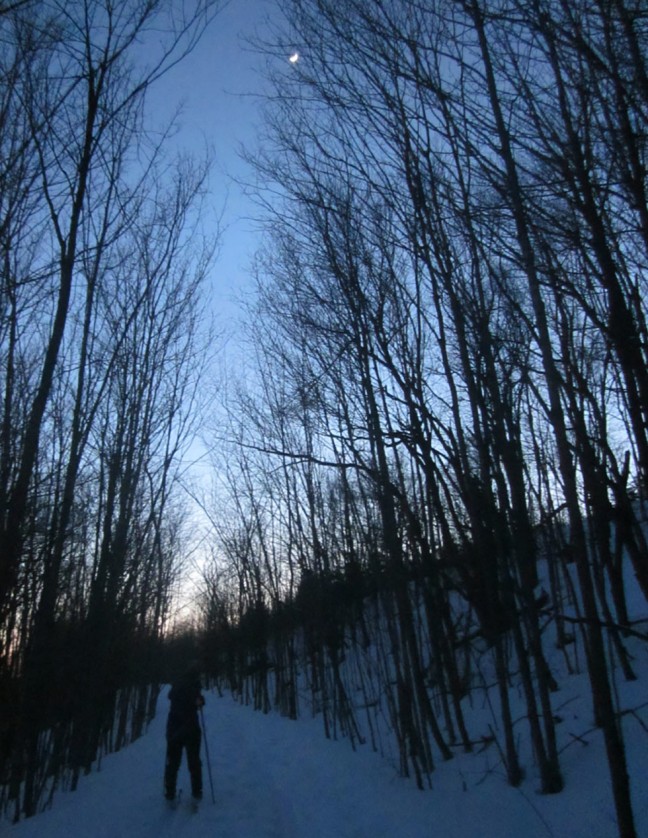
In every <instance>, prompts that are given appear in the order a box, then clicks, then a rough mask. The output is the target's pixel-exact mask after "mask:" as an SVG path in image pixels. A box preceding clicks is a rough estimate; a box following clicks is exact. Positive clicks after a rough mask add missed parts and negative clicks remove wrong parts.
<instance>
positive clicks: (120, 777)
mask: <svg viewBox="0 0 648 838" xmlns="http://www.w3.org/2000/svg"><path fill="white" fill-rule="evenodd" d="M644 658H646V654H645V647H644ZM641 663H642V662H641V661H639V660H635V664H637V665H638V667H637V668H638V669H641V668H643V669H644V671H646V672H648V666H647V665H645V664H648V661H644V666H643V667H642V666H641V665H640V664H641ZM587 695H588V690H587V689H586V683H585V681H584V680H583V678H582V677H581V676H577V677H575V678H574V679H573V681H572V682H571V683H570V685H569V687H568V688H567V689H565V690H561V693H560V694H559V696H560V698H559V699H557V701H556V706H557V707H559V706H562V717H563V718H564V721H563V723H562V725H561V726H560V728H561V731H562V741H563V746H564V747H565V750H564V753H563V755H562V756H563V769H564V774H565V779H566V784H567V787H566V789H565V791H564V792H563V793H562V794H559V795H550V796H548V795H541V794H538V793H537V790H536V789H535V788H534V782H533V781H532V780H531V779H527V780H525V782H524V783H523V784H522V786H521V787H520V788H518V789H513V788H511V787H510V786H508V785H507V783H506V778H505V776H504V771H503V768H502V766H501V763H500V760H499V758H498V754H497V751H496V750H495V749H494V746H491V747H490V748H487V749H485V750H484V751H483V752H482V753H481V754H478V755H463V754H460V755H458V756H457V757H456V758H455V759H453V760H451V761H449V762H447V763H443V764H439V765H438V767H437V770H436V771H435V780H434V788H433V789H432V790H429V791H419V790H417V789H416V788H415V786H414V783H413V782H412V781H409V780H404V779H402V778H399V777H398V776H397V771H396V767H395V766H394V765H393V764H391V763H390V761H389V760H387V759H385V758H383V757H381V756H380V755H378V754H376V753H374V752H372V750H371V748H370V747H369V746H367V745H365V746H361V747H360V748H358V750H356V751H355V752H354V751H353V750H352V749H351V747H350V745H349V743H348V741H345V740H341V741H331V740H327V739H326V738H325V736H324V733H323V729H322V724H321V721H320V720H318V719H300V720H299V721H290V720H288V719H285V718H282V717H280V716H278V715H277V714H274V713H270V714H267V715H264V714H263V713H260V712H255V711H254V710H253V709H251V708H250V707H245V706H243V705H241V704H239V703H237V702H236V701H234V699H233V698H232V697H231V696H228V695H225V696H223V697H219V696H218V695H217V694H215V693H213V692H208V693H207V694H206V698H207V705H206V707H205V713H204V719H205V727H206V731H207V742H208V746H209V754H210V758H211V765H212V775H213V782H214V792H215V801H216V802H215V803H212V800H211V792H210V786H209V775H208V772H207V766H206V764H205V765H204V785H205V798H204V800H203V801H202V803H201V805H200V810H199V811H198V812H197V813H192V812H191V809H190V805H189V801H190V793H189V776H188V772H187V769H186V762H184V760H183V765H182V767H181V769H180V775H179V779H178V784H179V787H181V788H183V789H184V794H183V797H182V800H181V805H180V806H179V807H178V809H177V810H176V811H169V810H168V809H167V808H166V803H165V802H164V800H163V797H162V771H163V763H164V749H165V742H164V725H165V719H166V706H165V705H166V690H165V691H164V692H163V693H162V694H161V696H160V699H159V703H158V713H157V717H156V718H155V720H154V721H153V723H152V724H151V726H150V727H149V730H148V731H147V733H146V734H145V735H144V736H143V737H142V738H141V739H139V740H138V741H137V742H135V743H134V744H133V745H131V746H130V747H128V748H126V749H124V750H122V751H120V752H119V753H116V754H112V755H110V756H107V757H105V758H104V760H103V762H102V765H101V770H100V771H96V772H94V773H92V774H90V775H89V776H88V777H85V778H83V780H82V781H81V783H80V785H79V789H78V790H77V791H76V792H74V793H60V794H57V795H56V797H55V800H54V806H53V808H52V809H50V810H49V811H47V812H44V813H43V814H40V815H37V816H36V817H34V818H31V819H29V820H26V821H22V822H20V823H19V824H16V825H14V826H11V825H9V824H8V822H4V823H2V824H1V825H0V835H2V836H10V838H29V836H38V838H70V836H75V838H102V836H106V838H108V837H110V838H120V836H123V838H140V836H141V837H142V838H143V836H164V835H174V836H184V835H186V836H192V838H200V836H210V838H213V836H218V838H334V836H335V838H368V836H371V838H426V837H427V836H440V838H520V836H525V837H527V838H547V836H553V838H580V836H582V838H612V836H614V835H616V834H617V830H616V823H615V817H614V808H613V803H612V796H611V792H610V788H609V782H608V776H607V767H606V761H605V754H604V747H603V743H602V738H601V734H600V732H599V731H594V730H593V726H592V724H591V714H590V710H589V708H588V705H587ZM624 696H625V698H624V706H626V707H632V708H637V707H640V705H641V704H642V703H645V702H646V692H645V675H644V678H640V680H639V681H637V682H634V683H632V684H629V685H624ZM623 724H624V730H625V733H626V736H627V741H628V748H629V760H630V764H631V770H632V774H633V778H634V782H633V793H634V804H635V816H636V821H637V831H638V834H639V835H640V836H648V789H647V788H646V783H645V777H646V776H647V773H646V769H647V768H648V748H646V745H647V744H648V732H647V730H648V729H647V728H646V727H645V725H646V719H645V708H644V717H643V718H641V717H640V715H639V713H637V714H636V715H635V714H632V713H628V714H626V715H625V716H624V717H623ZM577 737H579V738H577ZM581 740H582V741H581ZM205 762H206V759H205V752H204V747H203V763H205Z"/></svg>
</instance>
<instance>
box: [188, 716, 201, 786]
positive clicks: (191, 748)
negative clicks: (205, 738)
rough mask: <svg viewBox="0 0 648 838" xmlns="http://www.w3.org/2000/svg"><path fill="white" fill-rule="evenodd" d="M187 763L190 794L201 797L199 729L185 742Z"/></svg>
mask: <svg viewBox="0 0 648 838" xmlns="http://www.w3.org/2000/svg"><path fill="white" fill-rule="evenodd" d="M186 747H187V764H188V765H189V774H190V775H191V794H192V796H193V797H195V798H197V799H200V798H201V797H202V762H201V761H200V730H197V731H195V732H193V733H192V734H191V735H190V736H189V737H188V738H187V742H186Z"/></svg>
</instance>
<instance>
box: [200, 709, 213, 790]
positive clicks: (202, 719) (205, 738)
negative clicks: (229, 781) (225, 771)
mask: <svg viewBox="0 0 648 838" xmlns="http://www.w3.org/2000/svg"><path fill="white" fill-rule="evenodd" d="M200 723H201V725H202V732H203V739H204V740H205V756H206V757H207V774H208V775H209V788H210V789H211V798H212V803H216V798H215V797H214V781H213V780H212V770H211V761H210V759H209V745H208V744H207V730H206V729H205V716H204V714H203V709H202V707H201V708H200Z"/></svg>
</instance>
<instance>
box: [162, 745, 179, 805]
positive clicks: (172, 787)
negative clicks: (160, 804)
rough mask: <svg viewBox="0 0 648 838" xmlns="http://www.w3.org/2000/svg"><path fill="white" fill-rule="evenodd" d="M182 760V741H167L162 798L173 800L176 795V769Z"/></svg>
mask: <svg viewBox="0 0 648 838" xmlns="http://www.w3.org/2000/svg"><path fill="white" fill-rule="evenodd" d="M181 759H182V741H181V740H178V739H167V752H166V764H165V766H164V796H165V797H166V798H167V800H173V799H174V798H175V794H176V781H177V779H178V769H179V768H180V760H181Z"/></svg>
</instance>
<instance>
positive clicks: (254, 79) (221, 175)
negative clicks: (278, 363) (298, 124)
mask: <svg viewBox="0 0 648 838" xmlns="http://www.w3.org/2000/svg"><path fill="white" fill-rule="evenodd" d="M271 17H273V18H275V19H276V18H277V17H278V12H277V9H276V7H275V4H274V0H229V2H227V3H226V4H225V6H224V8H223V9H222V10H221V11H220V12H218V14H217V15H216V17H215V18H214V19H213V20H212V22H211V23H210V25H209V27H208V29H207V30H206V32H205V33H204V35H203V37H202V39H201V40H200V42H199V43H198V45H197V46H196V48H195V49H194V51H193V52H192V53H191V54H190V55H189V56H187V57H186V58H185V59H184V60H183V61H182V62H181V63H180V64H179V65H178V66H177V67H175V68H174V69H173V70H172V71H171V72H170V73H169V74H168V75H167V76H165V78H164V79H163V80H162V81H161V82H160V83H158V86H157V87H156V88H155V89H154V90H153V91H151V94H150V95H149V99H148V103H147V104H148V109H149V115H150V117H151V118H152V119H156V118H159V119H160V121H161V122H163V121H164V119H165V118H166V117H168V116H170V115H171V113H172V112H173V110H174V109H175V108H176V107H177V106H178V104H180V103H181V104H182V113H181V116H180V120H179V131H178V133H177V134H176V135H175V137H174V140H173V142H174V143H175V144H176V145H177V147H178V148H179V149H180V150H185V151H190V152H193V153H195V154H197V155H202V154H203V153H204V152H205V150H206V149H209V152H210V154H211V157H212V161H213V168H212V172H211V178H210V196H209V198H208V200H207V202H206V207H205V210H206V213H208V214H209V215H210V216H211V218H212V219H213V222H214V224H216V222H217V220H219V221H220V224H221V225H222V233H221V236H220V246H219V250H218V257H217V261H216V264H215V266H214V269H213V271H212V276H211V293H212V310H213V313H214V314H215V315H216V317H217V321H218V325H219V326H220V327H221V328H224V329H226V330H227V329H228V327H229V325H230V323H231V321H232V320H235V319H236V318H237V316H238V307H237V299H238V297H239V295H240V294H241V292H244V291H245V288H246V286H247V285H248V283H249V274H250V270H249V269H250V262H251V260H252V257H253V255H254V251H255V250H256V248H257V247H258V245H259V240H260V239H259V231H258V226H257V225H256V224H255V222H254V220H253V216H254V214H255V212H256V211H257V210H256V207H255V205H254V202H253V201H252V199H251V198H250V197H249V196H247V195H246V192H245V189H244V187H243V186H242V185H241V183H240V181H243V182H248V183H249V182H250V180H251V179H253V172H252V171H251V169H250V167H249V166H248V165H247V164H246V163H245V162H244V161H243V160H242V159H241V157H240V151H241V147H242V145H246V146H247V147H249V148H250V149H253V148H254V145H255V141H256V132H257V130H258V128H259V127H260V123H261V113H260V103H261V96H262V93H263V90H264V84H265V81H264V62H265V60H266V59H265V57H264V56H261V55H260V54H259V53H258V52H256V51H255V50H254V49H253V48H252V46H251V45H250V44H249V43H248V39H250V38H251V37H253V36H254V35H255V34H260V35H263V34H264V33H267V31H268V20H269V19H270V18H271ZM277 60H288V56H286V57H285V59H284V57H283V56H277Z"/></svg>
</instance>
